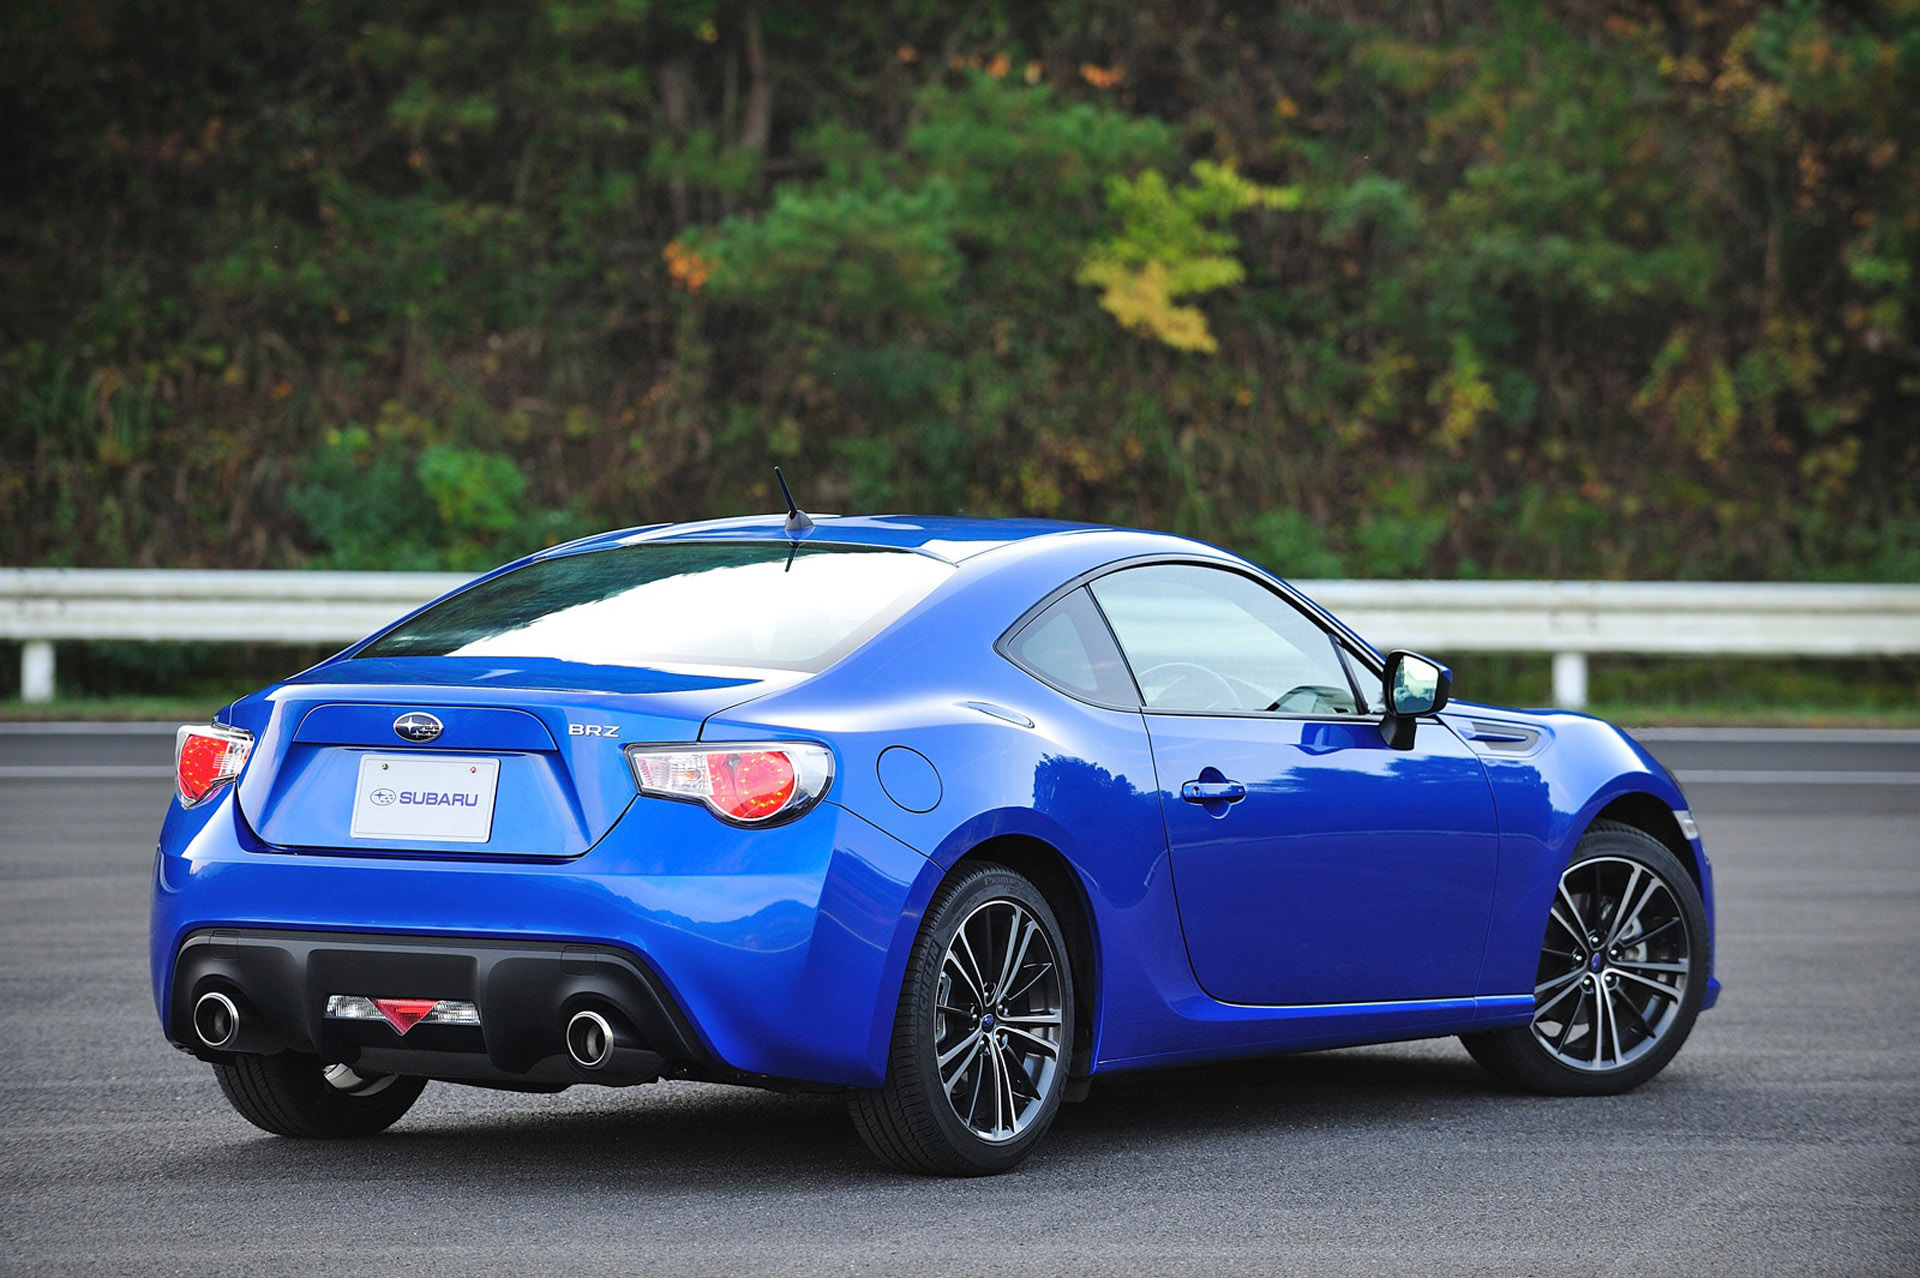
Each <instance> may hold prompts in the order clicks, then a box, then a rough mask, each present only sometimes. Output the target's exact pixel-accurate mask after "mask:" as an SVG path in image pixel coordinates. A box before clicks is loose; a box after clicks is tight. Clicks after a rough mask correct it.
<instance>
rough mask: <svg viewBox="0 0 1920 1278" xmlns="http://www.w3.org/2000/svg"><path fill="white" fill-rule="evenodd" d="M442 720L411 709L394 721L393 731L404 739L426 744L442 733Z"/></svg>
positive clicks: (416, 743) (417, 743)
mask: <svg viewBox="0 0 1920 1278" xmlns="http://www.w3.org/2000/svg"><path fill="white" fill-rule="evenodd" d="M440 726H441V725H440V721H439V720H438V719H436V718H434V717H433V716H432V715H430V714H423V713H421V712H420V711H418V710H413V711H409V712H408V713H406V714H403V715H401V716H400V717H399V718H398V719H395V720H394V721H393V731H394V734H395V735H396V736H398V737H399V738H400V739H401V740H402V741H411V742H413V743H414V744H415V745H425V744H426V743H427V742H429V741H431V740H433V739H434V738H435V737H437V736H439V735H440Z"/></svg>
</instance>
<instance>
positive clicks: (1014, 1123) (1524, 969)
mask: <svg viewBox="0 0 1920 1278" xmlns="http://www.w3.org/2000/svg"><path fill="white" fill-rule="evenodd" d="M1448 684H1449V677H1448V674H1447V672H1446V671H1445V670H1444V669H1442V668H1440V667H1439V666H1437V665H1436V664H1435V663H1433V662H1432V661H1429V660H1427V659H1425V658H1422V657H1419V656H1416V655H1413V654H1411V653H1404V652H1395V653H1392V654H1391V655H1388V656H1385V657H1383V656H1381V655H1380V654H1379V653H1377V652H1376V651H1375V650H1374V649H1373V648H1372V647H1370V646H1369V645H1368V644H1367V643H1366V642H1365V641H1364V640H1363V639H1361V638H1360V637H1359V636H1358V635H1356V634H1354V633H1353V632H1351V631H1350V630H1348V629H1346V628H1345V627H1344V626H1342V625H1341V624H1340V623H1339V622H1338V621H1336V620H1335V619H1334V618H1332V617H1331V616H1329V615H1327V614H1326V613H1325V612H1323V611H1321V610H1320V609H1319V608H1318V607H1316V606H1315V605H1314V604H1313V603H1312V602H1311V601H1310V600H1308V599H1306V598H1304V597H1303V596H1302V595H1300V594H1299V593H1298V592H1297V591H1295V590H1293V589H1291V588H1290V587H1288V586H1287V585H1286V584H1285V583H1284V582H1281V581H1279V580H1276V579H1275V578H1273V577H1271V576H1269V575H1268V574H1266V573H1265V572H1263V571H1261V570H1260V569H1259V568H1257V567H1254V566H1253V565H1251V564H1249V563H1247V562H1246V561H1245V560H1243V559H1240V558H1238V557H1236V556H1234V555H1231V554H1228V553H1226V552H1224V551H1221V550H1217V549H1214V548H1212V547H1210V546H1205V545H1201V544H1199V543H1196V542H1193V541H1188V540H1185V539H1183V538H1179V537H1173V536H1167V535H1163V534H1158V533H1149V532H1137V531H1129V530H1126V529H1119V528H1105V527H1093V526H1085V525H1072V524H1061V523H1052V522H1041V521H992V520H974V519H946V518H925V519H922V518H908V517H900V516H887V517H872V518H828V517H824V516H822V517H820V518H819V520H818V522H817V523H816V522H814V521H812V520H809V519H808V518H807V517H806V516H804V515H801V514H799V513H798V512H793V513H790V514H789V515H788V516H787V517H785V518H782V517H780V516H771V517H765V518H747V519H737V520H725V521H718V522H710V523H702V524H691V525H675V526H659V527H651V528H642V529H629V530H626V531H622V532H614V533H607V534H603V535H600V536H596V537H591V538H588V539H586V540H583V541H578V542H574V543H572V544H570V545H566V546H561V547H558V548H556V549H553V550H549V551H546V552H543V553H541V554H538V555H534V556H532V557H531V558H528V559H524V560H521V561H520V562H518V563H515V564H510V565H508V566H507V567H505V568H502V569H500V570H498V571H496V572H494V573H491V574H489V575H487V576H485V577H482V578H480V579H478V580H476V581H474V582H472V583H470V584H469V585H467V586H465V587H463V588H461V589H460V590H457V591H455V592H453V593H452V594H450V595H447V596H445V597H444V598H442V599H439V600H437V601H435V602H434V603H432V604H429V605H428V606H426V607H425V608H423V609H421V610H420V611H418V612H416V613H414V614H413V615H412V616H409V617H407V618H405V619H403V620H401V621H400V622H398V623H397V624H395V625H393V626H392V627H390V628H388V629H386V630H383V631H381V632H380V633H378V634H376V635H374V636H373V637H372V638H370V639H367V640H364V641H363V642H361V643H358V644H355V645H354V646H353V647H351V648H348V649H347V650H346V651H344V652H342V653H341V654H340V655H338V656H336V657H333V658H331V659H329V660H327V661H324V662H322V663H321V664H319V665H317V666H315V667H314V668H312V669H311V670H307V671H305V672H303V673H301V674H298V675H295V676H294V677H293V678H291V679H288V680H287V681H285V682H284V683H281V684H278V685H276V686H274V687H271V688H268V689H266V690H264V691H262V692H258V693H255V694H253V695H252V696H249V697H245V698H243V699H241V700H239V701H237V702H235V703H234V704H233V705H231V706H229V707H227V708H226V709H225V710H224V711H222V712H221V714H220V715H219V717H218V719H217V720H216V722H214V723H213V724H212V725H211V726H207V727H189V728H182V729H181V730H180V736H179V745H178V750H177V772H178V782H179V795H178V799H177V801H176V802H174V803H173V805H172V807H171V809H170V810H169V812H168V814H167V818H166V824H165V827H164V829H163V830H162V832H161V836H160V845H159V851H158V864H157V867H156V876H155V890H154V904H153V932H152V961H153V992H154V998H155V1000H156V1003H157V1005H158V1009H159V1013H160V1019H161V1023H162V1025H163V1026H164V1027H165V1030H166V1034H167V1037H168V1038H169V1039H171V1040H172V1041H173V1042H174V1043H175V1044H176V1045H178V1046H179V1047H181V1048H183V1049H185V1050H186V1051H189V1052H191V1053H193V1054H194V1055H196V1056H198V1057H200V1058H201V1059H203V1060H205V1061H208V1062H209V1063H211V1064H212V1066H213V1068H214V1071H215V1074H216V1075H217V1077H218V1079H219V1082H220V1085H221V1087H222V1089H223V1090H224V1091H225V1093H226V1095H227V1098H228V1099H229V1100H230V1101H231V1102H232V1103H233V1106H234V1108H236V1109H237V1110H238V1111H239V1112H240V1113H241V1114H242V1115H244V1116H245V1117H246V1118H247V1119H248V1120H250V1121H251V1122H253V1123H254V1124H256V1125H257V1126H259V1127H261V1128H264V1129H265V1130H267V1131H269V1132H275V1133H279V1134H281V1135H285V1136H297V1137H334V1136H363V1135H370V1134H372V1133H375V1132H378V1131H380V1130H382V1129H384V1128H386V1127H387V1126H389V1125H390V1124H392V1123H393V1122H394V1121H395V1120H396V1119H398V1118H399V1117H400V1116H401V1115H402V1114H404V1113H405V1112H406V1110H407V1108H408V1107H409V1106H410V1105H411V1104H412V1103H413V1101H414V1100H415V1098H416V1097H418V1096H419V1095H420V1092H421V1089H422V1088H424V1087H425V1086H426V1084H427V1082H428V1081H429V1080H433V1079H440V1080H446V1081H450V1082H459V1083H468V1084H476V1085H479V1086H484V1087H497V1088H509V1089H518V1090H523V1091H536V1092H538V1091H557V1090H559V1089H561V1088H565V1087H568V1086H571V1085H573V1084H576V1083H601V1084H608V1085H616V1086H617V1085H625V1084H634V1083H646V1082H652V1081H655V1080H657V1079H671V1078H692V1079H707V1080H713V1081H721V1082H732V1083H743V1084H750V1085H754V1086H762V1087H770V1088H788V1089H803V1090H822V1091H841V1092H844V1093H845V1094H846V1096H847V1098H848V1106H849V1109H850V1111H851V1113H852V1116H853V1120H854V1123H855V1125H856V1126H857V1128H858V1129H859V1131H860V1133H861V1135H862V1136H863V1137H864V1139H865V1140H866V1142H867V1144H868V1145H869V1146H870V1147H871V1148H872V1149H873V1151H874V1152H875V1153H876V1154H878V1155H879V1156H880V1157H881V1158H883V1159H885V1160H886V1161H887V1162H889V1163H891V1164H893V1165H895V1166H897V1167H900V1168H904V1169H909V1170H915V1171H923V1172H934V1173H945V1174H953V1175H978V1174H983V1173H991V1172H998V1171H1004V1170H1006V1169H1007V1168H1009V1167H1012V1166H1013V1165H1015V1164H1016V1163H1018V1162H1019V1161H1020V1160H1021V1159H1022V1158H1024V1157H1025V1156H1026V1155H1027V1154H1028V1153H1030V1152H1031V1151H1032V1150H1033V1148H1034V1146H1035V1145H1036V1144H1037V1143H1038V1142H1039V1141H1040V1140H1041V1138H1042V1137H1043V1136H1044V1135H1045V1133H1046V1130H1047V1128H1048V1125H1049V1124H1050V1123H1051V1122H1052V1120H1053V1117H1054V1114H1055V1113H1056V1111H1057V1110H1058V1108H1059V1106H1060V1104H1061V1102H1062V1101H1063V1100H1070V1099H1074V1098H1075V1097H1076V1096H1078V1095H1080V1094H1083V1093H1084V1091H1085V1089H1086V1087H1087V1086H1088V1085H1089V1081H1090V1080H1091V1079H1094V1078H1097V1077H1098V1076H1100V1075H1102V1074H1107V1073H1111V1072H1115V1071H1119V1070H1128V1069H1142V1068H1148V1067H1153V1066H1165V1065H1174V1064H1179V1063H1184V1062H1196V1061H1210V1060H1221V1059H1225V1058H1230V1057H1242V1056H1250V1055H1258V1054H1265V1053H1274V1052H1287V1051H1297V1050H1302V1049H1310V1048H1322V1047H1333V1046H1340V1045H1348V1044H1357V1043H1378V1042H1388V1041H1393V1040H1400V1039H1413V1038H1427V1037H1436V1036H1441V1035H1459V1036H1460V1037H1461V1039H1462V1040H1463V1041H1464V1042H1465V1044H1466V1046H1467V1049H1468V1050H1469V1051H1470V1052H1472V1054H1473V1055H1474V1056H1475V1057H1476V1058H1477V1059H1478V1060H1480V1061H1481V1062H1482V1063H1483V1064H1485V1065H1486V1066H1487V1067H1488V1068H1489V1069H1491V1070H1492V1071H1493V1072H1494V1073H1495V1074H1497V1075H1499V1076H1500V1077H1501V1078H1503V1079H1506V1080H1507V1081H1509V1082H1510V1083H1513V1084H1515V1085H1518V1086H1520V1087H1523V1088H1527V1089H1530V1090H1533V1091H1538V1092H1546V1093H1551V1094H1557V1095H1597V1094H1602V1093H1611V1092H1619V1091H1624V1090H1626V1089H1627V1088H1631V1087H1634V1086H1637V1085H1638V1084H1640V1083H1643V1082H1645V1081H1646V1080H1647V1079H1649V1078H1651V1077H1652V1076H1653V1075H1654V1074H1656V1073H1658V1072H1659V1071H1660V1069H1661V1068H1662V1067H1663V1066H1665V1065H1666V1063H1667V1062H1668V1061H1669V1060H1670V1059H1671V1058H1672V1057H1673V1054H1674V1053H1675V1052H1676V1051H1678V1050H1679V1048H1680V1045H1681V1043H1682V1041H1683V1040H1684V1039H1685V1038H1686V1036H1687V1033H1688V1030H1689V1029H1690V1028H1691V1027H1692V1025H1693V1022H1694V1018H1695V1016H1696V1015H1697V1013H1698V1012H1699V1011H1700V1010H1701V1009H1702V1008H1705V1007H1710V1006H1712V1004H1713V1001H1714V998H1715V996H1716V995H1717V993H1718V988H1719V987H1718V984H1717V983H1716V982H1715V981H1714V980H1713V978H1712V974H1711V946H1712V888H1711V882H1712V881H1711V877H1710V871H1709V869H1708V865H1707V858H1706V855H1705V853H1704V852H1703V851H1702V849H1701V846H1700V841H1699V837H1698V831H1697V830H1696V829H1695V827H1694V823H1693V820H1692V818H1691V817H1690V816H1689V815H1688V812H1687V810H1686V801H1685V799H1684V798H1683V797H1682V796H1681V793H1680V791H1679V789H1678V787H1677V786H1676V785H1675V783H1674V781H1673V779H1672V778H1671V777H1670V776H1668V775H1667V773H1666V772H1665V771H1664V770H1663V769H1662V768H1661V767H1660V766H1659V765H1658V764H1657V763H1655V762H1654V760H1653V759H1652V758H1651V757H1650V756H1648V755H1647V754H1646V753H1645V752H1644V751H1643V750H1641V749H1640V748H1639V747H1638V746H1637V745H1636V744H1635V743H1634V742H1633V741H1632V740H1630V739H1629V738H1628V737H1627V736H1626V735H1624V734H1623V733H1621V732H1619V731H1618V730H1616V729H1614V728H1612V727H1609V726H1608V725H1606V724H1604V723H1601V722H1599V721H1597V720H1594V719H1590V718H1586V717H1584V716H1580V715H1573V714H1564V713H1541V712H1520V711H1515V710H1504V709H1496V708H1493V707H1488V706H1478V705H1466V704H1462V703H1458V702H1453V703H1449V699H1448V692H1449V687H1448Z"/></svg>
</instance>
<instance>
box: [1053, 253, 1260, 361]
mask: <svg viewBox="0 0 1920 1278" xmlns="http://www.w3.org/2000/svg"><path fill="white" fill-rule="evenodd" d="M1230 265H1232V266H1233V267H1234V268H1235V269H1236V270H1237V269H1238V268H1239V263H1237V262H1235V263H1230ZM1170 276H1171V272H1170V271H1168V269H1167V265H1166V263H1164V262H1148V263H1147V264H1146V265H1144V266H1141V267H1139V268H1135V269H1130V268H1128V267H1126V266H1123V265H1121V264H1120V263H1118V262H1114V261H1090V262H1088V263H1087V264H1086V265H1084V266H1082V267H1081V268H1080V273H1079V274H1078V275H1076V276H1075V277H1074V278H1075V279H1077V280H1078V281H1079V282H1080V283H1082V284H1097V285H1099V286H1100V287H1101V288H1102V290H1103V291H1102V292H1101V294H1100V305H1101V307H1102V308H1103V309H1104V310H1106V311H1107V313H1108V314H1110V315H1112V316H1113V317H1114V318H1115V319H1117V320H1119V321H1120V326H1121V327H1122V328H1126V329H1132V330H1133V331H1135V332H1145V333H1150V334H1152V335H1153V336H1154V337H1157V338H1159V339H1160V340H1161V341H1163V342H1165V343H1166V344H1167V345H1169V346H1171V347H1173V348H1174V349H1175V350H1182V351H1205V352H1207V353H1208V354H1212V353H1213V352H1214V351H1217V350H1219V349H1220V343H1218V342H1217V341H1215V340H1214V338H1213V334H1212V333H1211V332H1209V331H1208V329H1207V317H1206V316H1204V315H1202V314H1201V313H1200V311H1199V310H1198V308H1196V307H1192V306H1176V305H1174V303H1173V294H1172V291H1171V289H1170V287H1169V283H1170Z"/></svg>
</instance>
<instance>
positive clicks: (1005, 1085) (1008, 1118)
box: [987, 1052, 1013, 1136]
mask: <svg viewBox="0 0 1920 1278" xmlns="http://www.w3.org/2000/svg"><path fill="white" fill-rule="evenodd" d="M987 1062H988V1065H989V1066H990V1067H991V1068H992V1070H993V1134H994V1135H995V1136H998V1135H999V1134H1000V1129H1001V1128H1002V1127H1007V1128H1009V1129H1010V1128H1011V1127H1012V1126H1013V1114H1012V1112H1011V1111H1012V1109H1013V1105H1012V1103H1011V1102H1012V1090H1013V1084H1012V1083H1011V1082H1009V1081H1008V1079H1007V1063H1006V1062H1005V1061H1003V1060H1001V1059H1000V1053H998V1052H988V1053H987Z"/></svg>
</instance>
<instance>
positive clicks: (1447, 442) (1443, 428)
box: [1427, 338, 1494, 456]
mask: <svg viewBox="0 0 1920 1278" xmlns="http://www.w3.org/2000/svg"><path fill="white" fill-rule="evenodd" d="M1485 373H1486V370H1485V368H1484V366H1483V365H1482V364H1481V362H1480V356H1479V353H1478V352H1476V351H1475V350H1474V349H1473V344H1472V343H1471V342H1469V341H1467V340H1466V339H1465V338H1458V339H1456V340H1455V341H1454V344H1453V360H1452V362H1451V363H1449V364H1448V365H1447V371H1446V372H1444V373H1442V374H1441V375H1440V378H1439V380H1437V381H1435V382H1434V384H1433V386H1432V388H1431V389H1430V390H1429V391H1428V392H1427V403H1428V404H1429V405H1430V406H1432V407H1433V408H1435V409H1437V410H1439V413H1440V427H1439V430H1438V432H1437V434H1438V437H1439V439H1440V442H1441V443H1442V444H1443V445H1444V446H1445V447H1446V449H1447V451H1449V452H1451V453H1453V454H1454V455H1455V456H1459V454H1460V452H1461V451H1462V449H1464V448H1465V446H1466V442H1467V440H1469V439H1470V438H1472V437H1473V431H1474V427H1475V426H1477V425H1478V424H1479V422H1480V415H1481V414H1482V413H1484V412H1486V411H1487V410H1488V409H1490V408H1492V407H1493V404H1494V397H1493V387H1492V386H1491V385H1489V384H1488V382H1487V379H1486V376H1485Z"/></svg>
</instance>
